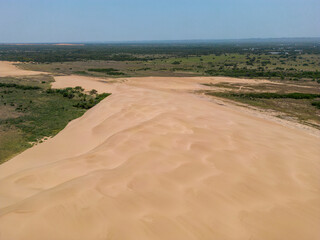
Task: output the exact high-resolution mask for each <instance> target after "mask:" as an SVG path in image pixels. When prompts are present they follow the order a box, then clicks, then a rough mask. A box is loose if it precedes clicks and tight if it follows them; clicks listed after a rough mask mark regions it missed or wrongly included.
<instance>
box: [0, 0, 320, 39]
mask: <svg viewBox="0 0 320 240" xmlns="http://www.w3.org/2000/svg"><path fill="white" fill-rule="evenodd" d="M0 6H1V8H0V32H1V34H0V43H62V42H63V43H65V42H66V43H88V42H105V43H109V42H150V41H213V40H215V41H217V40H242V39H275V38H318V37H320V16H319V14H318V12H320V1H316V0H278V1H276V0H268V1H267V0H242V1H237V0H224V1H222V0H213V1H210V0H199V1H197V2H194V1H192V0H176V1H169V0H163V1H161V2H158V1H150V0H149V1H148V0H137V1H135V2H132V1H129V0H117V1H115V0H109V1H102V0H91V1H89V0H78V1H76V0H67V1H62V0H56V1H49V0H27V1H25V0H24V1H23V0H10V1H8V0H0Z"/></svg>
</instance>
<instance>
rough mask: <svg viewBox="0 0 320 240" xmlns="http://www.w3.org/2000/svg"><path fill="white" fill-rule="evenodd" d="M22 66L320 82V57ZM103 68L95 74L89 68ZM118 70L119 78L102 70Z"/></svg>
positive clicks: (253, 56)
mask: <svg viewBox="0 0 320 240" xmlns="http://www.w3.org/2000/svg"><path fill="white" fill-rule="evenodd" d="M21 67H23V68H24V69H27V70H33V71H47V72H51V73H56V74H79V75H87V76H98V77H101V76H107V77H121V76H122V75H124V76H128V77H129V76H131V77H132V76H181V77H183V76H185V77H186V76H205V75H214V76H231V77H254V78H272V79H286V80H292V81H299V80H303V79H309V80H314V81H317V80H319V81H320V55H319V54H318V55H317V54H313V55H311V54H301V55H298V56H296V55H292V56H289V55H270V54H268V55H262V54H260V55H259V54H250V53H249V54H238V53H234V54H233V53H232V54H223V55H218V56H216V55H202V56H190V57H180V58H176V57H170V58H166V59H155V60H148V61H93V60H91V61H85V62H83V61H77V62H64V63H59V62H58V63H28V64H21ZM92 68H94V69H101V72H98V71H96V72H93V71H90V69H92ZM110 68H112V69H116V70H118V71H119V73H121V74H119V75H114V74H108V72H107V71H103V69H110Z"/></svg>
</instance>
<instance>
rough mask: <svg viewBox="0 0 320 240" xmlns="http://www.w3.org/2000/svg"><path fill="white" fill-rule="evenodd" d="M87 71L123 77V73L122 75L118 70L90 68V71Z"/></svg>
mask: <svg viewBox="0 0 320 240" xmlns="http://www.w3.org/2000/svg"><path fill="white" fill-rule="evenodd" d="M88 71H89V72H100V73H106V74H108V75H124V73H122V72H120V71H119V70H118V69H114V68H90V69H88Z"/></svg>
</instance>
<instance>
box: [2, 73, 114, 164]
mask: <svg viewBox="0 0 320 240" xmlns="http://www.w3.org/2000/svg"><path fill="white" fill-rule="evenodd" d="M38 78H39V77H38ZM43 78H44V79H41V78H39V79H37V77H34V79H32V78H30V79H23V78H0V163H1V162H4V161H5V160H7V159H9V158H10V157H12V156H13V155H15V154H17V153H19V152H21V151H23V150H25V149H27V148H29V147H31V146H32V145H33V144H34V143H37V142H39V141H42V139H43V138H44V137H51V136H54V135H56V134H57V133H58V132H59V131H61V130H62V129H63V128H64V127H65V126H66V125H67V123H68V122H69V121H71V120H73V119H75V118H78V117H80V116H81V115H82V114H83V113H84V112H85V111H86V109H89V108H91V107H93V106H94V105H95V104H97V103H98V102H100V101H101V100H102V99H104V98H105V97H107V96H109V94H97V93H96V92H94V91H93V92H94V94H92V95H90V94H87V93H85V92H84V90H83V89H82V88H81V87H76V88H66V89H56V90H53V89H50V85H49V82H50V81H48V79H45V78H48V77H45V76H44V77H43ZM43 82H44V83H43Z"/></svg>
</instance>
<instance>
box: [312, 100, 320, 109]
mask: <svg viewBox="0 0 320 240" xmlns="http://www.w3.org/2000/svg"><path fill="white" fill-rule="evenodd" d="M311 104H312V106H315V107H317V108H318V109H320V101H315V102H312V103H311Z"/></svg>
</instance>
